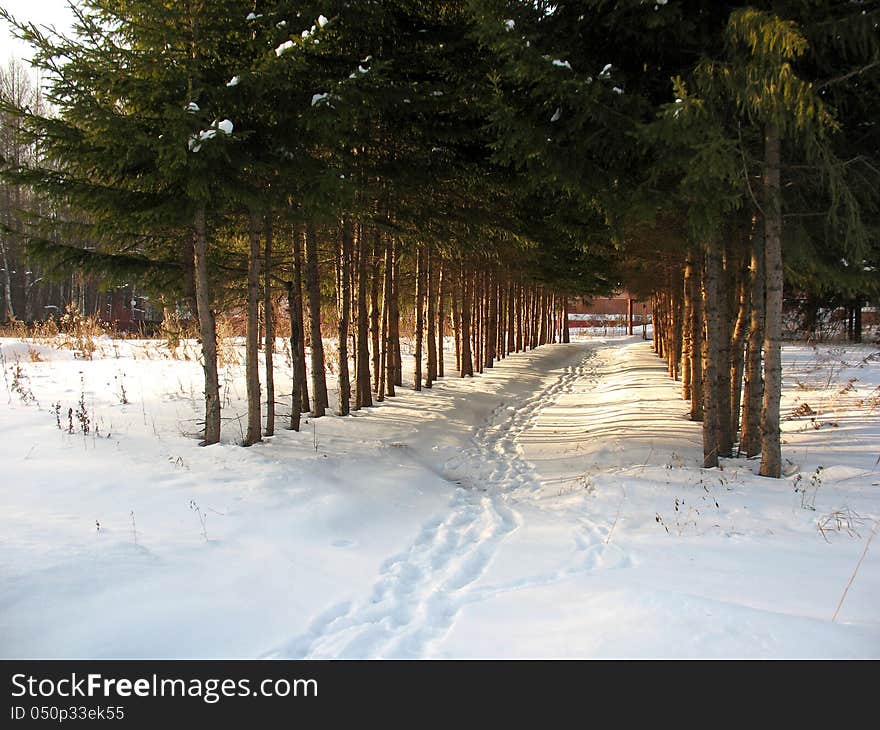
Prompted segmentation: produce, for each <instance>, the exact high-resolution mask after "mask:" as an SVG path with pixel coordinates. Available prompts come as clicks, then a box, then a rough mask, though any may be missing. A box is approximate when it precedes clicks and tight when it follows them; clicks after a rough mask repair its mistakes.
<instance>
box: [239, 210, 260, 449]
mask: <svg viewBox="0 0 880 730" xmlns="http://www.w3.org/2000/svg"><path fill="white" fill-rule="evenodd" d="M249 222H250V225H249V226H248V243H249V247H248V260H247V328H246V337H245V383H246V385H247V404H248V408H247V433H246V434H245V437H244V444H243V445H244V446H253V445H254V444H255V443H257V442H259V441H262V440H263V437H262V427H263V423H262V414H261V412H260V359H259V349H260V254H261V251H260V249H261V248H262V246H260V231H261V228H262V226H261V225H260V224H261V218H260V216H259V215H258V214H257V213H255V212H252V213H251V214H250V221H249Z"/></svg>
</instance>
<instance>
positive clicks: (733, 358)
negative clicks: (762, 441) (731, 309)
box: [730, 253, 749, 439]
mask: <svg viewBox="0 0 880 730" xmlns="http://www.w3.org/2000/svg"><path fill="white" fill-rule="evenodd" d="M736 263H737V273H736V292H737V297H736V324H735V325H734V328H733V336H732V337H731V340H730V433H731V434H732V435H733V438H734V439H736V437H737V434H738V433H739V414H740V405H741V403H742V384H743V369H744V364H745V356H744V355H745V353H744V348H745V342H746V332H747V331H748V319H749V267H748V258H747V257H746V256H745V255H743V254H742V253H740V254H739V255H738V256H737V262H736Z"/></svg>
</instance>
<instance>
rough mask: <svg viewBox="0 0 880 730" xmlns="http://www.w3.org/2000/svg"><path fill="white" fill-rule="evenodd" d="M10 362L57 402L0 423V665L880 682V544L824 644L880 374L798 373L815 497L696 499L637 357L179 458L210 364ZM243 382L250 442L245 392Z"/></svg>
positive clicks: (109, 353) (413, 399) (573, 359)
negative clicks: (372, 666) (772, 670)
mask: <svg viewBox="0 0 880 730" xmlns="http://www.w3.org/2000/svg"><path fill="white" fill-rule="evenodd" d="M448 344H449V345H450V348H448V350H449V351H448V355H449V357H450V359H451V357H452V352H451V342H450V343H448ZM0 347H2V352H3V354H4V356H5V358H6V360H7V362H8V363H14V362H16V361H18V363H17V364H18V365H20V368H21V382H22V383H23V384H24V385H23V386H22V387H25V388H27V389H32V390H33V394H34V396H35V398H36V400H37V401H38V403H32V402H30V401H28V402H27V403H25V402H24V400H23V399H22V398H19V397H18V395H16V393H17V391H15V392H14V391H12V390H9V392H8V394H7V403H6V405H5V407H4V406H2V405H0V436H2V438H0V461H3V463H4V469H5V472H4V478H3V479H2V480H0V656H4V657H39V656H45V657H99V658H104V657H106V658H119V657H125V658H135V657H164V658H186V657H199V658H209V657H254V656H273V657H315V658H319V657H347V658H356V657H452V658H467V657H480V658H487V657H555V658H560V657H608V658H618V657H762V658H766V657H878V656H880V623H878V621H877V610H876V607H877V605H878V596H880V561H878V560H877V559H876V558H877V555H876V551H874V548H876V541H875V545H874V546H873V548H872V552H870V553H869V554H868V555H867V557H866V558H865V560H864V562H863V563H862V565H861V568H860V571H859V574H858V578H857V579H856V580H855V582H854V584H853V585H852V587H851V589H850V591H849V593H848V595H847V598H846V603H845V605H844V606H843V609H842V611H841V613H840V615H839V616H838V619H837V621H836V622H832V621H831V616H832V615H833V613H834V611H835V609H836V607H837V604H838V601H839V599H840V595H841V592H842V590H843V588H844V586H845V585H846V583H847V581H848V580H849V578H850V576H851V575H852V572H853V569H854V566H855V564H856V561H857V560H858V558H859V555H860V554H861V553H862V550H863V549H864V545H865V541H866V539H867V536H868V534H869V532H870V530H871V528H872V526H873V525H874V524H875V522H876V521H877V520H880V466H878V464H877V463H876V462H877V453H878V449H880V429H878V427H877V408H878V407H880V406H878V401H877V398H878V397H880V396H878V394H880V358H878V357H877V353H876V348H871V347H869V346H865V347H862V348H855V349H852V350H851V351H850V350H848V351H847V353H846V363H843V361H842V360H841V358H842V357H843V356H842V355H841V352H840V351H839V350H838V349H834V348H828V347H817V348H812V347H806V346H786V349H785V350H784V355H785V358H786V359H785V362H786V371H785V372H786V373H787V380H786V384H785V390H784V393H783V412H784V413H785V414H786V417H785V420H784V422H783V433H784V439H785V441H784V445H783V449H784V453H785V456H786V458H789V459H792V460H793V461H794V462H795V463H796V464H797V465H798V466H799V467H800V474H801V475H802V481H801V483H800V484H798V483H796V482H795V481H794V480H793V479H787V480H779V481H778V482H776V481H773V480H765V479H762V478H760V477H757V476H755V475H754V473H753V472H754V468H755V462H753V461H748V460H746V459H730V460H725V462H724V464H723V469H710V470H706V469H701V468H700V463H701V437H700V427H699V424H696V423H693V422H691V421H689V420H688V418H687V415H686V411H687V408H686V404H685V403H684V402H683V401H682V400H681V388H680V384H678V383H674V382H672V381H671V380H670V379H669V378H668V375H667V372H666V368H665V366H664V363H663V362H662V361H661V360H660V359H659V358H657V357H656V355H655V354H654V353H653V352H652V351H651V343H650V342H643V341H641V340H640V339H639V338H637V337H633V338H618V339H613V340H606V341H600V340H592V341H589V342H574V343H571V344H566V345H549V346H546V347H541V348H538V349H536V350H534V351H530V352H527V353H519V354H516V355H513V356H511V357H509V358H507V359H505V360H504V361H502V362H500V363H498V365H497V366H496V367H494V368H492V369H491V370H487V371H486V372H485V373H484V374H482V375H479V376H477V377H474V378H464V379H461V378H457V377H455V376H454V374H450V376H449V377H447V378H444V379H442V380H441V381H438V382H437V383H436V384H435V387H434V388H432V389H430V390H423V391H421V392H419V393H416V392H413V391H411V390H410V389H409V388H407V387H404V388H401V389H400V391H399V392H398V394H397V397H395V398H389V399H387V400H386V401H385V402H384V403H381V404H377V406H376V407H374V408H370V409H364V410H362V411H360V412H357V413H354V414H352V415H351V416H350V417H346V418H338V417H327V418H322V419H320V420H319V421H317V422H316V421H314V420H313V419H310V418H306V419H305V421H304V428H303V430H302V432H298V433H295V432H291V431H287V430H283V429H281V430H279V431H278V433H277V434H276V435H275V436H274V437H273V438H272V439H267V441H266V442H265V443H263V444H260V445H258V446H255V447H252V448H249V449H242V448H241V447H240V446H238V445H237V441H238V438H239V434H238V433H237V432H236V430H235V429H234V428H232V427H230V428H226V430H225V432H224V433H225V435H224V443H222V444H219V445H217V446H213V447H211V448H208V449H203V448H200V447H198V446H197V445H196V441H195V440H194V439H193V438H190V437H189V436H188V435H187V433H188V432H189V430H190V429H191V425H192V423H194V422H195V419H197V418H198V417H199V413H200V408H201V404H200V403H199V399H198V398H197V396H196V394H197V393H198V391H199V387H200V383H201V379H202V373H201V368H200V366H199V365H198V362H197V361H196V360H194V359H193V358H192V356H191V354H190V356H188V357H187V356H186V354H187V353H186V352H184V353H183V355H181V354H179V353H178V355H177V356H176V357H172V356H170V355H169V354H168V353H167V352H166V349H165V348H164V346H163V345H162V344H161V343H157V342H150V341H124V342H122V341H120V342H116V341H107V342H105V343H104V344H103V347H104V349H103V351H102V354H101V356H100V357H98V358H96V359H95V360H93V361H79V360H75V359H73V357H72V355H70V352H69V351H67V350H63V349H61V350H59V349H57V348H53V347H51V346H49V345H46V344H41V343H23V342H17V341H9V340H5V341H2V342H0ZM194 347H195V345H191V346H190V351H191V352H192V351H193V350H192V348H194ZM282 362H283V361H282ZM847 363H848V364H847ZM404 364H405V366H406V367H407V368H408V369H407V370H406V372H405V376H404V377H405V379H406V382H410V379H411V374H412V369H411V365H412V358H410V357H407V358H405V363H404ZM11 368H12V366H11V365H9V366H8V367H7V376H8V377H9V378H12V377H13V375H14V372H13V371H12V370H11ZM829 368H833V369H831V370H830V369H829ZM285 372H286V371H285V369H284V367H283V366H282V365H279V368H278V372H277V373H276V376H278V379H277V381H276V387H277V388H278V392H283V391H284V388H285V387H286V385H285V380H284V377H285ZM225 373H226V376H227V379H228V382H229V387H228V388H227V394H228V398H229V404H228V405H227V407H226V409H225V412H226V413H227V414H228V415H229V417H230V418H232V419H234V417H235V416H236V414H241V413H244V410H245V403H244V395H245V388H244V385H243V383H244V380H243V366H242V365H241V363H240V362H239V363H238V364H236V363H235V362H232V361H231V362H230V363H229V364H228V365H227V366H226V368H225ZM832 375H833V376H834V378H832ZM123 379H124V380H123ZM123 382H124V383H125V384H126V385H127V388H128V398H124V397H122V396H123V395H124V394H123V392H122V390H121V388H122V383H123ZM332 400H333V384H332V382H331V401H332ZM81 401H83V402H85V403H86V404H87V405H88V408H89V412H90V415H91V423H92V424H93V425H94V428H93V429H92V430H91V431H90V432H89V433H88V434H87V435H86V434H83V433H80V432H79V430H78V429H76V428H74V429H73V430H74V433H68V429H67V428H63V427H64V426H66V424H65V423H62V424H60V426H59V424H58V423H57V419H56V415H55V412H54V410H53V404H56V403H57V404H60V406H61V408H60V412H61V414H62V415H61V418H62V420H63V414H65V413H67V411H68V408H71V407H72V408H76V407H77V404H78V403H79V402H81ZM126 401H128V402H126ZM806 404H809V406H810V412H814V413H816V414H817V415H815V416H813V417H812V418H810V417H800V416H798V415H797V414H798V413H800V412H802V411H803V410H806V409H805V408H804V406H805V405H806ZM230 423H232V421H230ZM74 425H75V426H76V424H74ZM99 429H100V433H99ZM805 489H807V490H808V491H805ZM805 499H806V500H808V501H809V504H808V507H809V508H805V507H804V501H805ZM194 505H196V506H198V510H199V511H198V512H197V511H195V507H194ZM834 515H838V519H841V518H840V516H841V515H842V516H843V519H850V520H851V523H849V524H847V523H828V522H827V521H828V520H829V519H832V518H833V517H834ZM203 519H207V522H206V523H205V522H204V521H203ZM822 520H825V521H826V522H825V524H826V526H827V525H828V524H831V528H830V531H829V530H827V529H826V531H825V532H824V533H823V532H822V531H821V530H818V529H817V524H818V523H820V522H821V521H822ZM835 524H841V525H842V526H840V527H839V529H837V530H835V529H834V526H835Z"/></svg>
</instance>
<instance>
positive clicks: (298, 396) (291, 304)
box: [287, 281, 303, 431]
mask: <svg viewBox="0 0 880 730" xmlns="http://www.w3.org/2000/svg"><path fill="white" fill-rule="evenodd" d="M296 296H297V295H296V292H295V291H294V283H293V282H292V281H288V282H287V311H288V312H290V353H291V361H292V362H291V371H292V372H291V386H290V388H291V391H290V422H289V423H288V426H287V427H288V428H289V429H290V430H291V431H299V425H300V416H301V412H302V393H301V389H302V385H303V380H302V376H301V375H300V372H299V368H298V367H297V365H298V362H297V359H298V358H300V357H302V356H301V355H300V354H299V352H300V349H301V348H302V336H303V328H302V318H301V317H300V318H297V316H296V310H297V305H296ZM300 311H302V310H301V309H300Z"/></svg>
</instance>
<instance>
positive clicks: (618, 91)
mask: <svg viewBox="0 0 880 730" xmlns="http://www.w3.org/2000/svg"><path fill="white" fill-rule="evenodd" d="M611 90H612V91H613V92H614V93H615V94H622V93H623V89H621V88H620V87H619V86H615V87H613V88H612V89H611Z"/></svg>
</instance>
